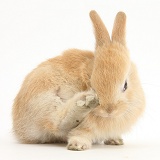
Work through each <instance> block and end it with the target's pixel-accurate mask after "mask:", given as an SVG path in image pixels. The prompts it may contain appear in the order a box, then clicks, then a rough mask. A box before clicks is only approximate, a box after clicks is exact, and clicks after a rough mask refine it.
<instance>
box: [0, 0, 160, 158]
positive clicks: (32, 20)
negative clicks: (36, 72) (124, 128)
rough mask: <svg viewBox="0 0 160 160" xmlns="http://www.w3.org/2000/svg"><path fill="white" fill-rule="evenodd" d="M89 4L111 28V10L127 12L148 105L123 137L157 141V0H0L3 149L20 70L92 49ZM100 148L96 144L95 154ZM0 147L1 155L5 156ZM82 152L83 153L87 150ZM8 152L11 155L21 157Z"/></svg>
mask: <svg viewBox="0 0 160 160" xmlns="http://www.w3.org/2000/svg"><path fill="white" fill-rule="evenodd" d="M92 9H94V10H96V11H97V12H98V13H99V15H100V16H101V18H102V19H103V21H104V23H105V24H106V26H107V28H108V30H109V32H110V33H111V30H112V25H113V20H114V18H115V15H116V13H117V12H118V11H124V12H125V13H126V14H127V42H128V48H129V50H130V53H131V57H132V60H133V61H134V62H135V63H136V64H137V66H138V69H139V74H140V78H141V81H142V84H143V88H144V91H145V94H146V101H147V106H146V112H145V114H144V115H143V117H142V118H141V119H140V121H139V122H138V123H137V125H136V126H135V127H134V128H133V130H132V132H131V133H129V134H127V135H126V136H124V137H126V138H124V139H126V140H127V142H128V143H130V144H133V143H134V144H139V143H140V144H142V145H141V147H142V148H143V146H145V144H150V143H151V142H153V146H156V145H154V144H155V142H156V144H157V146H159V147H160V125H159V124H160V84H159V83H160V41H159V37H160V0H154V1H152V0H129V1H126V0H119V1H113V0H101V1H100V0H93V1H90V0H66V1H65V0H57V1H56V0H5V1H4V0H0V97H1V101H0V146H4V144H6V145H5V148H4V150H7V151H8V150H9V151H11V150H12V147H13V148H14V147H15V146H14V144H16V142H15V140H14V138H12V137H11V134H10V132H11V128H12V121H11V109H12V103H13V99H14V97H15V96H16V94H17V92H18V90H19V89H20V85H21V83H22V81H23V79H24V77H25V75H26V74H27V73H29V72H30V71H31V70H32V69H33V68H34V67H36V66H37V65H38V64H39V63H40V62H42V61H44V60H46V59H48V58H51V57H54V56H56V55H59V54H61V52H62V51H63V50H66V49H69V48H79V49H87V50H94V43H95V39H94V36H93V29H92V24H91V21H90V18H89V11H90V10H92ZM132 142H133V143H132ZM143 144H144V145H143ZM11 146H12V147H11ZM22 146H23V145H22ZM32 147H33V146H32ZM37 147H38V146H37ZM47 147H48V148H50V147H51V148H52V145H51V146H47ZM54 147H55V149H57V148H56V146H55V145H54ZM27 148H29V146H27ZM60 148H64V146H61V147H60V146H59V147H58V149H60ZM138 148H139V147H138ZM24 149H25V147H24ZM58 149H57V150H58ZM95 149H96V148H94V150H95ZM103 149H104V148H102V150H100V149H99V147H98V146H97V152H100V153H99V154H101V152H102V151H103ZM111 149H112V148H110V150H111ZM125 149H126V150H127V146H126V148H125ZM44 150H45V149H43V151H44ZM51 150H52V149H51ZM106 150H107V149H106ZM113 150H114V149H113ZM148 150H149V149H148ZM159 150H160V149H159ZM43 151H41V152H43ZM52 151H53V150H52ZM63 151H65V149H64V150H63ZM145 151H146V150H145ZM37 152H38V151H37ZM135 152H136V151H135ZM3 153H4V154H2V155H0V159H1V156H5V152H3ZM44 153H45V151H44ZM51 153H52V152H51ZM51 153H50V154H51ZM65 153H68V152H65ZM87 153H88V154H86V155H84V157H83V158H85V157H87V156H88V157H89V156H90V155H89V154H90V152H87ZM136 153H138V152H136ZM151 153H152V152H151ZM156 153H157V152H156ZM91 154H92V153H91ZM97 154H98V153H97ZM154 154H155V153H154ZM13 155H14V153H13ZM13 155H12V157H11V158H12V159H13V158H15V159H16V160H17V159H18V158H20V157H21V156H22V157H21V159H22V158H23V155H20V157H18V156H17V157H16V156H15V157H14V156H13ZM27 155H28V154H27ZM37 155H38V154H37ZM135 155H136V154H135ZM142 155H143V154H142ZM144 155H146V154H145V153H144ZM150 156H151V155H150ZM24 157H25V156H24ZM42 157H43V156H41V158H42ZM104 157H105V155H104ZM106 157H107V155H106ZM128 157H129V156H128ZM133 157H134V156H132V158H133ZM147 157H148V156H147ZM151 157H152V156H151ZM157 157H158V155H157ZM7 158H8V159H9V155H8V157H7ZM29 158H30V159H32V158H31V157H29ZM34 158H37V157H34ZM39 158H40V157H39ZM61 158H62V157H61ZM72 158H73V157H72ZM122 158H127V156H126V157H125V156H124V157H122ZM129 158H130V157H129ZM3 159H4V157H3Z"/></svg>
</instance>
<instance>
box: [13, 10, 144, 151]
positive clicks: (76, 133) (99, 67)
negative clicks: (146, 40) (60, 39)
mask: <svg viewBox="0 0 160 160" xmlns="http://www.w3.org/2000/svg"><path fill="white" fill-rule="evenodd" d="M90 17H91V20H92V22H93V26H94V29H95V38H96V49H95V52H94V53H93V52H90V51H82V50H77V49H72V50H68V51H65V52H64V53H63V54H62V55H61V56H58V57H55V58H53V59H49V60H48V61H46V62H43V63H42V64H40V65H39V66H38V67H37V68H36V69H34V70H33V71H32V72H31V73H30V74H29V75H28V76H27V77H26V78H25V80H24V82H23V85H22V87H21V89H20V91H19V93H18V95H17V97H16V98H15V101H14V105H13V130H14V132H15V135H16V137H17V138H18V139H19V140H20V141H21V142H23V143H51V142H68V146H67V147H68V149H70V150H85V149H88V148H90V147H91V145H92V143H94V142H97V141H104V143H105V144H111V145H121V144H123V140H122V139H121V135H122V134H123V133H125V132H127V131H129V130H130V128H131V127H132V125H133V124H134V123H135V122H136V121H137V119H138V118H139V117H140V115H141V114H142V112H143V111H144V108H145V98H144V93H143V90H142V87H141V84H140V81H139V78H138V75H137V70H136V67H135V65H134V64H133V63H132V62H131V60H130V57H129V52H128V50H127V48H126V41H125V28H126V15H125V13H123V12H119V13H117V16H116V18H115V22H114V26H113V31H112V36H111V38H110V36H109V34H108V31H107V29H106V27H105V26H104V24H103V22H102V20H101V19H100V17H99V16H98V14H97V13H96V12H95V11H91V12H90Z"/></svg>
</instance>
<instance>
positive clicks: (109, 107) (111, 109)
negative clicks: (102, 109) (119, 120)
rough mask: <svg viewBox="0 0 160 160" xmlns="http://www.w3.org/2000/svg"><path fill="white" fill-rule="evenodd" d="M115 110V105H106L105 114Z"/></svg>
mask: <svg viewBox="0 0 160 160" xmlns="http://www.w3.org/2000/svg"><path fill="white" fill-rule="evenodd" d="M114 110H115V105H114V104H108V105H107V108H106V112H107V113H108V114H111V113H112V112H113V111H114Z"/></svg>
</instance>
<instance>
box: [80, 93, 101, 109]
mask: <svg viewBox="0 0 160 160" xmlns="http://www.w3.org/2000/svg"><path fill="white" fill-rule="evenodd" d="M98 104H99V101H98V98H97V95H96V94H95V93H94V92H93V91H88V92H86V93H85V94H83V95H82V97H81V98H80V100H78V101H77V106H78V107H82V106H85V107H87V108H94V107H96V106H97V105H98Z"/></svg>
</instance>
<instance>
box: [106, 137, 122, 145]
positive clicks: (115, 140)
mask: <svg viewBox="0 0 160 160" xmlns="http://www.w3.org/2000/svg"><path fill="white" fill-rule="evenodd" d="M104 144H106V145H123V139H122V138H113V139H112V138H110V139H107V140H105V141H104Z"/></svg>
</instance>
